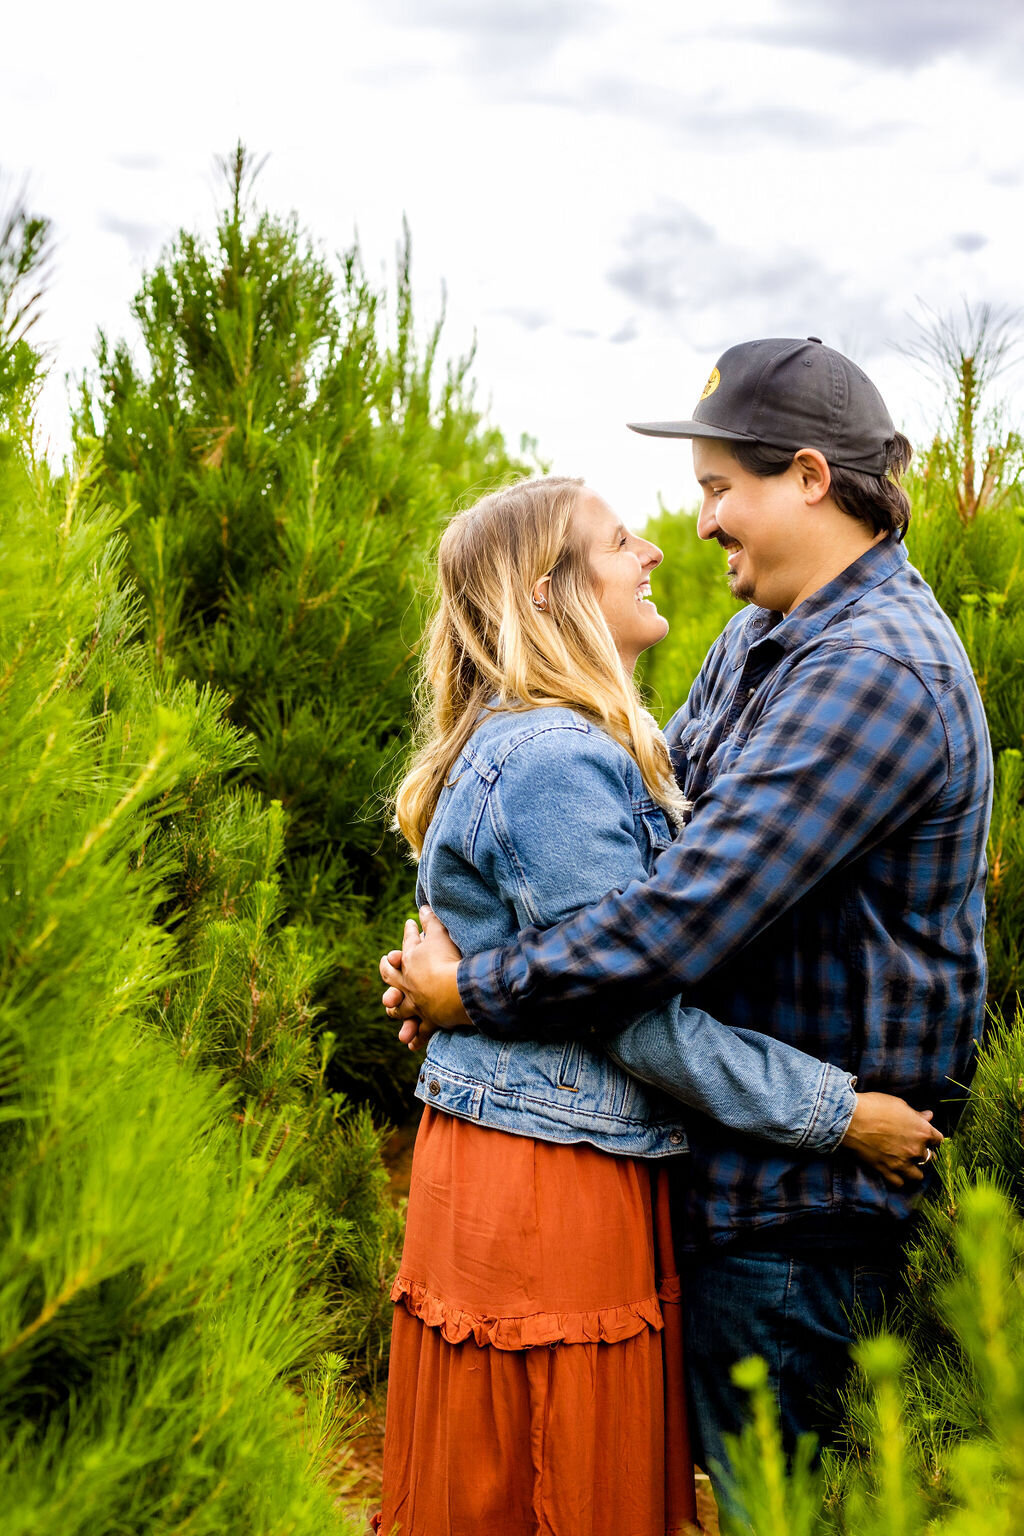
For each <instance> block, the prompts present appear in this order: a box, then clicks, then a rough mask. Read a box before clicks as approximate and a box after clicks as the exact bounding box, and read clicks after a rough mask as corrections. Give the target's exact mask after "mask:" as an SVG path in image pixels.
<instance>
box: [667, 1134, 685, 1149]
mask: <svg viewBox="0 0 1024 1536" xmlns="http://www.w3.org/2000/svg"><path fill="white" fill-rule="evenodd" d="M684 1135H685V1132H683V1131H669V1133H668V1139H669V1141H670V1142H671V1143H672V1145H673V1146H674V1147H678V1145H679V1143H680V1142H681V1141H682V1140H683V1137H684Z"/></svg>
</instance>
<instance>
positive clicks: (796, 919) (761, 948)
mask: <svg viewBox="0 0 1024 1536" xmlns="http://www.w3.org/2000/svg"><path fill="white" fill-rule="evenodd" d="M634 430H637V431H640V432H647V433H651V434H653V435H658V436H672V437H687V438H691V439H693V455H694V469H695V472H696V475H697V480H698V483H699V484H700V486H701V488H702V492H703V504H702V507H701V511H700V516H699V519H698V525H697V529H698V533H699V534H700V536H701V537H702V538H705V539H716V540H717V541H718V542H719V543H720V544H721V545H722V547H723V549H724V550H725V551H726V552H727V567H728V572H729V580H730V583H731V585H732V589H733V591H734V592H735V594H736V595H737V596H738V597H741V598H744V599H746V600H747V601H748V602H749V603H750V604H751V605H752V606H750V607H748V608H747V609H745V610H744V611H743V612H741V613H739V614H737V616H736V617H735V618H734V619H733V620H732V621H731V622H730V623H729V624H728V625H727V626H726V628H725V630H724V631H723V633H722V635H721V636H720V637H719V639H718V640H717V641H716V643H715V645H714V646H713V647H712V650H711V652H710V653H709V655H708V657H707V659H706V661H705V663H704V666H703V667H702V669H701V672H700V674H699V676H698V678H697V680H696V682H695V683H694V685H693V688H692V689H691V692H690V696H689V698H688V699H687V701H686V704H685V705H684V706H683V708H682V709H681V710H680V711H679V712H678V714H677V715H676V716H675V717H674V718H673V720H672V721H671V723H670V725H669V727H668V731H667V735H668V738H669V743H670V746H671V747H672V750H673V757H674V761H675V764H676V769H677V774H678V777H679V780H680V783H681V785H682V788H683V790H684V792H685V794H686V796H687V798H688V799H689V800H691V801H692V802H693V803H694V808H693V813H692V819H691V820H690V823H689V825H687V826H686V827H685V828H684V829H683V831H682V832H681V833H680V835H679V836H678V838H677V839H676V841H675V843H674V844H673V845H672V847H671V848H669V849H667V850H666V851H665V853H664V854H663V855H662V857H661V859H660V861H659V864H658V867H657V870H656V872H655V874H654V876H653V877H652V878H651V879H650V880H649V881H647V882H645V883H641V882H636V883H634V884H633V885H630V886H629V887H628V889H627V890H625V891H623V892H621V893H617V892H613V893H611V894H610V895H609V896H607V897H606V898H605V899H604V900H603V901H602V902H600V903H599V904H598V905H597V906H595V907H592V908H588V909H585V910H583V911H582V912H579V913H577V914H575V915H574V916H573V917H571V918H568V919H567V920H565V921H563V922H561V923H559V924H557V925H556V926H555V927H553V928H551V929H548V930H547V931H545V932H543V933H541V932H538V931H536V930H526V931H524V933H523V934H522V935H521V936H520V939H519V942H518V943H517V944H515V945H513V946H510V947H509V948H508V949H505V950H500V951H492V952H490V953H486V954H479V955H474V956H472V957H470V958H468V959H465V960H462V961H461V963H459V961H458V960H457V958H455V956H454V955H453V953H452V952H451V950H450V949H449V947H448V945H447V944H446V942H445V935H444V932H443V930H440V932H438V927H439V925H437V926H435V925H434V924H433V923H429V922H428V924H427V931H426V934H425V937H424V939H423V940H422V941H420V942H415V941H414V940H415V934H414V932H409V933H408V934H407V942H406V946H405V950H404V955H403V960H402V964H401V969H400V970H399V969H397V968H396V967H394V966H393V965H392V964H390V963H389V961H388V959H387V958H385V959H384V960H383V961H382V963H381V974H382V976H383V977H384V979H385V980H386V981H388V982H389V983H391V984H392V986H393V987H395V986H401V987H402V988H404V989H405V993H406V994H407V998H406V999H405V1000H400V999H399V996H398V994H397V992H391V993H385V1001H386V1003H388V1004H389V1005H390V1007H391V1011H392V1012H393V1014H394V1015H395V1016H401V1017H403V1018H406V1019H409V1017H410V1015H413V1014H418V1015H420V1016H421V1017H423V1018H424V1019H426V1020H427V1021H428V1023H429V1024H435V1025H439V1026H441V1027H452V1026H454V1025H458V1024H466V1023H471V1024H473V1025H475V1026H476V1027H477V1028H479V1029H480V1030H481V1031H483V1032H484V1033H486V1034H489V1035H492V1036H497V1037H500V1038H507V1039H515V1038H536V1037H545V1038H552V1037H555V1036H560V1035H565V1036H569V1035H571V1034H573V1033H580V1032H586V1033H589V1034H591V1035H596V1036H598V1037H599V1036H600V1035H601V1034H602V1032H604V1031H610V1030H612V1029H614V1028H616V1027H618V1026H619V1025H621V1022H622V1020H623V1018H624V1017H628V1016H629V1015H631V1014H634V1013H637V1012H639V1011H641V1010H642V1009H643V1008H645V1007H648V1006H650V1005H651V1004H653V1003H655V1002H657V1001H658V1000H660V999H664V998H665V997H668V996H670V995H672V994H673V993H682V995H683V997H684V999H685V1001H686V1002H687V1003H691V1004H693V1005H694V1006H700V1007H702V1008H704V1009H705V1010H706V1011H707V1012H708V1013H710V1014H712V1015H713V1016H717V1017H718V1018H721V1019H725V1020H727V1021H728V1022H729V1023H730V1024H733V1025H744V1026H746V1027H748V1028H756V1029H761V1030H764V1031H766V1032H768V1033H771V1034H775V1035H777V1036H779V1037H780V1038H781V1039H784V1040H787V1041H789V1042H790V1043H791V1044H793V1045H796V1046H799V1047H801V1048H802V1049H803V1050H806V1051H809V1052H812V1053H814V1054H815V1055H820V1056H822V1057H824V1058H826V1059H828V1060H831V1061H834V1062H837V1063H840V1064H842V1065H844V1066H845V1067H846V1068H847V1069H848V1070H850V1071H851V1072H853V1073H855V1074H856V1075H857V1077H858V1080H859V1087H860V1088H861V1089H869V1088H870V1089H884V1090H887V1091H888V1092H890V1093H896V1094H900V1095H902V1096H903V1097H905V1098H907V1099H908V1100H910V1101H911V1102H912V1103H915V1104H916V1105H918V1107H921V1108H924V1107H925V1106H926V1105H927V1106H931V1107H933V1108H934V1109H935V1110H936V1111H938V1113H939V1124H940V1127H941V1125H942V1121H943V1119H945V1121H946V1123H947V1124H948V1123H949V1120H950V1111H949V1107H948V1103H947V1104H946V1105H945V1106H944V1103H943V1101H949V1100H951V1099H952V1098H954V1097H955V1096H956V1094H957V1092H958V1089H957V1087H956V1086H955V1085H962V1084H964V1083H965V1082H966V1081H967V1078H968V1076H969V1072H970V1058H971V1051H972V1042H973V1040H974V1039H975V1038H976V1037H977V1036H978V1034H979V1033H980V1031H981V1026H982V1020H983V1008H984V993H985V957H984V948H983V925H984V913H983V891H984V879H985V863H984V855H985V841H986V835H987V827H988V819H989V811H990V804H991V753H990V749H989V745H988V735H987V729H986V723H985V716H984V711H983V709H982V704H981V700H980V697H979V695H978V691H977V687H976V686H975V682H974V678H973V676H972V673H971V668H970V664H969V662H968V659H967V657H966V654H965V652H964V650H963V647H962V646H961V644H960V642H959V640H958V639H957V636H956V634H955V632H954V630H953V628H952V626H951V624H950V623H949V621H948V619H947V618H946V616H945V615H944V614H943V613H942V611H941V609H940V608H939V606H938V604H937V603H936V601H935V599H934V597H933V595H932V593H931V591H930V590H929V588H928V587H927V586H926V584H925V583H924V581H923V580H922V579H921V577H920V576H919V575H918V574H917V572H916V571H915V570H914V569H913V567H912V566H910V565H909V564H908V561H907V556H906V551H905V549H904V546H903V542H902V540H903V534H904V532H905V530H906V526H907V523H908V521H909V503H908V501H907V498H906V495H905V493H904V492H903V491H902V490H901V489H900V488H899V486H898V484H897V483H896V480H895V479H894V478H891V477H898V475H899V473H900V471H901V470H902V469H903V468H904V467H905V465H906V462H907V460H908V458H909V452H910V449H909V444H908V443H907V442H906V439H905V438H903V437H901V436H900V435H899V434H898V433H896V432H895V430H894V428H893V424H892V421H891V419H890V417H889V413H888V411H887V410H886V408H885V405H884V403H883V401H882V399H881V396H880V395H879V394H878V391H877V390H876V389H875V387H874V385H873V384H871V382H870V380H868V379H867V378H866V377H865V375H864V374H863V373H862V372H861V371H860V369H858V368H857V367H856V366H855V364H853V363H852V362H850V361H849V360H848V359H847V358H845V357H842V356H841V355H840V354H839V353H837V352H834V351H832V350H831V349H829V348H827V347H824V346H822V345H821V343H820V341H819V340H818V339H817V338H816V337H811V338H809V339H808V340H806V341H798V340H765V341H756V342H747V343H744V344H742V345H740V346H737V347H732V348H730V350H729V351H727V352H726V353H725V354H724V356H723V357H722V358H721V359H720V360H719V362H718V365H717V367H716V368H715V369H714V371H713V372H712V374H711V378H710V379H709V381H708V384H707V386H706V388H705V391H704V394H703V396H702V397H701V400H700V402H699V404H698V406H697V408H696V410H695V412H694V415H693V418H692V419H691V420H688V421H680V422H665V423H649V424H645V425H641V426H638V427H636V428H635V429H634ZM413 927H414V925H413ZM394 958H397V957H394ZM415 1027H416V1026H415V1025H414V1024H411V1023H408V1022H407V1023H406V1024H405V1026H404V1028H403V1035H404V1037H405V1038H409V1037H410V1036H411V1035H412V1034H413V1033H414V1032H415ZM691 1129H692V1134H691V1155H690V1157H689V1159H687V1166H686V1167H685V1169H684V1172H683V1174H682V1176H681V1179H680V1188H679V1207H680V1215H681V1220H680V1235H681V1242H682V1246H683V1247H684V1249H685V1250H686V1278H687V1288H686V1296H687V1308H688V1328H689V1368H690V1372H691V1381H692V1389H693V1397H694V1403H695V1407H696V1410H697V1417H698V1424H699V1428H700V1431H701V1434H702V1438H703V1442H704V1460H705V1465H708V1464H709V1463H714V1462H716V1461H717V1462H723V1461H724V1457H723V1447H722V1440H721V1437H722V1434H723V1433H724V1432H736V1431H737V1430H738V1429H739V1427H740V1425H741V1423H742V1421H743V1418H744V1412H745V1404H744V1403H743V1402H742V1400H741V1397H740V1394H738V1392H737V1390H736V1389H735V1388H734V1387H733V1385H732V1383H731V1380H730V1375H729V1368H730V1366H731V1365H732V1364H733V1363H734V1362H735V1361H736V1360H738V1359H739V1358H741V1357H742V1356H745V1355H749V1354H759V1355H762V1356H763V1357H764V1358H765V1359H766V1361H767V1363H768V1366H769V1370H770V1372H771V1376H772V1380H773V1383H774V1387H775V1391H776V1394H777V1400H778V1403H779V1408H780V1413H781V1417H782V1424H783V1430H784V1433H785V1435H786V1438H787V1441H788V1442H789V1443H790V1444H792V1443H793V1441H794V1440H795V1437H796V1436H797V1435H798V1434H799V1433H800V1432H802V1431H805V1430H814V1431H817V1432H818V1433H819V1434H821V1433H823V1432H827V1429H828V1420H827V1415H826V1414H825V1412H824V1411H823V1409H822V1402H823V1400H824V1399H825V1398H827V1397H828V1396H829V1395H831V1396H833V1397H834V1393H835V1388H836V1387H837V1386H838V1384H839V1382H840V1380H841V1378H842V1375H843V1374H844V1371H845V1368H846V1365H847V1352H848V1345H849V1340H850V1336H851V1329H850V1321H849V1314H850V1312H851V1311H852V1310H853V1307H854V1306H855V1305H856V1306H859V1307H860V1308H861V1309H863V1310H864V1311H866V1312H867V1313H868V1315H877V1314H878V1313H879V1312H880V1311H881V1309H882V1305H883V1302H884V1296H885V1289H886V1284H887V1282H888V1281H889V1280H890V1279H891V1277H892V1276H893V1274H894V1273H895V1270H896V1268H897V1266H898V1262H899V1256H900V1251H901V1245H902V1243H903V1242H904V1241H905V1239H906V1236H907V1234H908V1232H909V1229H910V1222H911V1220H912V1215H913V1200H912V1198H911V1197H910V1195H909V1194H908V1193H907V1192H905V1191H898V1190H894V1189H891V1188H887V1187H886V1186H885V1185H884V1184H883V1183H882V1182H881V1181H880V1180H879V1179H878V1178H877V1177H875V1176H874V1175H872V1174H871V1173H870V1172H868V1171H867V1170H866V1169H864V1168H863V1167H861V1166H860V1165H859V1164H858V1163H857V1162H856V1161H855V1160H854V1159H852V1158H850V1157H848V1156H847V1155H845V1154H843V1153H841V1152H840V1153H838V1154H837V1155H835V1156H832V1157H829V1158H816V1157H809V1156H800V1155H799V1154H797V1155H787V1154H786V1153H784V1152H780V1151H777V1150H776V1149H766V1148H765V1147H764V1146H763V1145H762V1144H757V1143H755V1142H753V1141H750V1142H742V1141H739V1140H738V1139H737V1138H736V1137H735V1136H734V1135H731V1134H730V1133H728V1132H727V1131H724V1130H722V1129H721V1128H720V1127H716V1126H715V1125H713V1124H711V1123H710V1122H708V1121H702V1120H700V1119H699V1117H694V1120H693V1123H692V1128H691Z"/></svg>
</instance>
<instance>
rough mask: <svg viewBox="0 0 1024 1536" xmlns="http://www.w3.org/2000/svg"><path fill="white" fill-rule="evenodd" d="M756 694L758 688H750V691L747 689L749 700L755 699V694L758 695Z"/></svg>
mask: <svg viewBox="0 0 1024 1536" xmlns="http://www.w3.org/2000/svg"><path fill="white" fill-rule="evenodd" d="M756 692H757V689H756V688H748V689H747V698H748V699H752V698H753V697H754V694H755V693H756Z"/></svg>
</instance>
